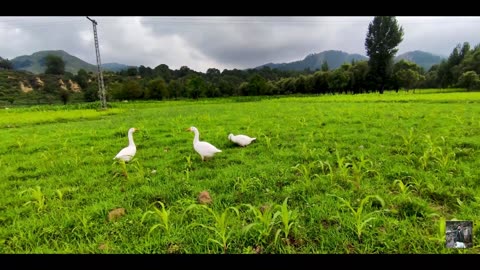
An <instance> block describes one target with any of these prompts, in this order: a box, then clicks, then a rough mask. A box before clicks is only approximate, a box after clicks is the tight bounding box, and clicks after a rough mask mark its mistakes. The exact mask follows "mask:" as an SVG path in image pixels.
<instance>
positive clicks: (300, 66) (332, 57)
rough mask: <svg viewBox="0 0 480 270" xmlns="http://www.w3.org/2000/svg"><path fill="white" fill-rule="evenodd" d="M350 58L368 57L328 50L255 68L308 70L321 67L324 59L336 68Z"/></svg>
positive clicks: (329, 65) (356, 59)
mask: <svg viewBox="0 0 480 270" xmlns="http://www.w3.org/2000/svg"><path fill="white" fill-rule="evenodd" d="M352 59H353V60H355V61H361V60H367V59H368V58H367V57H366V56H363V55H360V54H349V53H346V52H343V51H336V50H329V51H323V52H321V53H314V54H309V55H307V56H306V57H305V58H304V59H303V60H299V61H294V62H290V63H281V64H274V63H268V64H265V65H261V66H258V67H256V68H255V69H259V68H263V67H265V66H267V67H270V68H272V69H274V68H277V69H279V70H296V71H303V70H305V69H308V68H309V69H310V70H316V69H320V68H321V66H322V64H323V61H324V60H325V61H327V63H328V67H329V69H336V68H338V67H340V66H341V65H342V64H343V63H345V62H347V63H350V62H351V61H352Z"/></svg>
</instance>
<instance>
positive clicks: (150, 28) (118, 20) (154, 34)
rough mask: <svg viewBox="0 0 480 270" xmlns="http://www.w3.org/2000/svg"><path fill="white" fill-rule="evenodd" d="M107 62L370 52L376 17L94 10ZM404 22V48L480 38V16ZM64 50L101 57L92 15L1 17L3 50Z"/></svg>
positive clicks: (446, 49) (237, 61) (260, 60)
mask: <svg viewBox="0 0 480 270" xmlns="http://www.w3.org/2000/svg"><path fill="white" fill-rule="evenodd" d="M91 18H92V19H94V20H96V21H97V23H98V25H97V31H98V36H99V44H100V54H101V60H102V63H110V62H116V63H122V64H127V65H135V66H139V65H144V66H149V67H151V68H154V67H156V66H158V65H160V64H166V65H168V66H169V67H170V69H179V68H180V67H181V66H188V67H189V68H191V69H194V70H196V71H201V72H205V71H206V70H207V69H208V68H210V67H214V68H217V69H219V70H220V71H222V70H223V69H233V68H238V69H244V68H252V67H256V66H259V65H262V64H266V63H269V62H273V63H283V62H291V61H296V60H301V59H303V58H305V56H307V55H308V54H311V53H319V52H322V51H325V50H342V51H345V52H348V53H358V54H362V55H366V52H365V46H364V42H365V36H366V33H367V29H368V24H369V23H370V22H371V21H372V19H373V17H113V16H112V17H91ZM397 19H398V23H399V24H400V25H401V26H402V27H403V29H404V32H405V34H404V39H403V42H402V43H400V45H399V51H398V54H401V53H404V52H408V51H413V50H421V51H426V52H431V53H434V54H438V55H442V56H448V55H449V54H450V53H451V51H452V50H453V48H454V47H455V46H456V45H457V44H458V43H463V42H469V43H470V45H471V46H472V47H473V46H475V45H477V44H479V43H480V35H479V29H480V17H397ZM41 50H64V51H66V52H68V53H70V54H72V55H74V56H77V57H79V58H81V59H83V60H85V61H87V62H89V63H92V64H96V58H95V47H94V38H93V30H92V23H91V22H90V21H89V20H88V19H87V18H86V17H0V57H3V58H8V59H13V58H15V57H17V56H21V55H30V54H32V53H34V52H37V51H41Z"/></svg>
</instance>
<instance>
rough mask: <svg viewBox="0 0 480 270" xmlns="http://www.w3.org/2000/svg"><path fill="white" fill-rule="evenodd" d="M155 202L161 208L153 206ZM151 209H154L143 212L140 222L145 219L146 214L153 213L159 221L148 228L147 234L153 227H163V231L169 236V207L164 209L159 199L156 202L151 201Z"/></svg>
mask: <svg viewBox="0 0 480 270" xmlns="http://www.w3.org/2000/svg"><path fill="white" fill-rule="evenodd" d="M155 203H158V204H160V206H161V207H162V209H159V208H157V207H155V205H154V204H155ZM153 210H154V211H147V212H145V214H143V216H142V219H141V221H140V223H143V221H144V220H145V218H146V217H147V216H149V215H155V216H156V217H157V218H158V221H159V223H157V224H155V225H153V226H152V227H150V230H149V231H148V234H151V233H152V232H153V231H154V230H155V229H157V228H159V229H163V230H164V231H165V233H166V234H167V236H169V235H170V231H171V229H172V227H171V225H170V209H168V210H166V209H165V205H164V204H163V203H162V202H161V201H157V202H154V203H153Z"/></svg>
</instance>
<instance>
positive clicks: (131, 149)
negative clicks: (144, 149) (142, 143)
mask: <svg viewBox="0 0 480 270" xmlns="http://www.w3.org/2000/svg"><path fill="white" fill-rule="evenodd" d="M135 131H138V129H137V128H130V129H129V130H128V146H127V147H125V148H123V149H122V150H120V152H118V154H117V155H116V156H115V157H114V158H113V159H120V160H123V161H125V162H129V161H130V160H132V158H133V157H134V156H135V153H137V147H136V146H135V143H134V142H133V133H134V132H135Z"/></svg>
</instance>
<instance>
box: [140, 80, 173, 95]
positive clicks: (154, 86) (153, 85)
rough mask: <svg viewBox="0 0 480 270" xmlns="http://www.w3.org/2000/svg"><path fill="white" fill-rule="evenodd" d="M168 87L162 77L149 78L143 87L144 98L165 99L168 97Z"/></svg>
mask: <svg viewBox="0 0 480 270" xmlns="http://www.w3.org/2000/svg"><path fill="white" fill-rule="evenodd" d="M168 94H169V93H168V89H167V85H166V84H165V81H164V80H163V79H162V78H157V79H155V80H151V81H149V82H148V84H147V89H145V96H144V98H145V99H166V98H168Z"/></svg>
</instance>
